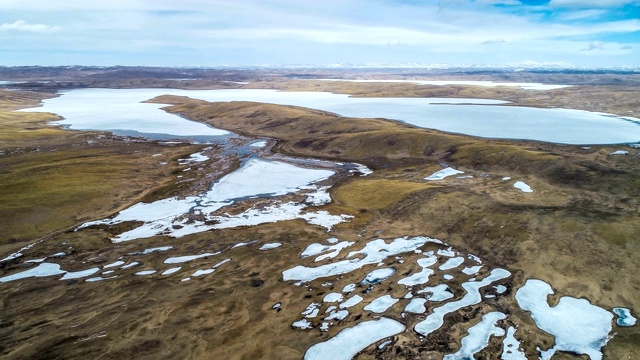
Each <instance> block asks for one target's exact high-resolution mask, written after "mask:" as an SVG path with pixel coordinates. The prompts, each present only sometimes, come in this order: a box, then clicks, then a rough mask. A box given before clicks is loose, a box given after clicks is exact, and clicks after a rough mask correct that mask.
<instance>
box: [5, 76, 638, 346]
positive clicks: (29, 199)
mask: <svg viewBox="0 0 640 360" xmlns="http://www.w3.org/2000/svg"><path fill="white" fill-rule="evenodd" d="M248 87H264V88H269V87H273V88H279V89H283V90H317V89H319V90H323V91H334V92H343V93H350V94H352V95H354V96H372V95H373V96H457V97H486V98H500V99H506V100H509V101H514V102H515V103H516V104H517V105H531V106H563V107H572V108H582V109H585V110H590V109H591V110H597V111H607V112H611V113H616V114H620V115H630V114H633V115H636V116H637V115H638V114H637V112H638V111H639V109H638V106H637V94H638V92H637V91H636V90H634V89H627V88H625V89H623V90H619V91H616V89H614V88H607V87H604V86H601V87H598V86H596V87H594V88H593V89H587V88H586V87H585V89H581V88H576V89H577V90H576V89H574V90H575V91H571V90H565V89H561V90H556V91H552V92H542V93H535V94H534V93H532V92H526V91H521V90H510V89H506V88H498V89H484V88H477V87H441V88H435V87H417V86H413V85H407V84H401V85H397V84H382V85H380V84H373V85H372V84H350V83H330V84H328V83H323V82H315V81H289V82H284V81H271V82H262V83H255V85H254V84H253V83H252V84H250V85H249V86H248ZM46 96H49V95H44V94H43V93H33V92H18V91H1V90H0V151H1V152H2V155H0V219H2V221H1V222H0V233H2V234H3V237H2V239H0V240H1V241H0V254H9V253H11V252H13V251H15V250H17V249H19V248H20V247H22V246H24V245H26V244H29V243H33V242H36V241H40V240H42V241H41V242H40V243H39V244H38V245H37V246H36V247H34V248H33V249H32V250H30V252H29V257H30V258H37V257H44V256H47V255H49V254H52V253H54V252H57V251H60V249H66V250H65V251H67V252H68V253H69V255H68V256H66V257H64V258H61V259H60V261H59V262H60V263H61V264H62V265H63V268H64V269H65V270H69V271H76V270H81V269H85V268H87V267H90V266H98V265H104V264H106V263H108V262H111V261H114V260H115V259H117V258H123V259H125V260H127V259H131V260H133V259H135V257H134V256H132V255H131V253H133V252H136V251H141V250H143V249H145V248H150V247H153V246H163V245H167V244H171V245H173V246H174V247H175V248H176V249H175V251H176V254H174V253H172V254H171V256H177V255H181V254H193V253H196V252H199V251H201V252H204V251H207V252H215V251H224V252H225V253H223V254H222V255H220V257H219V258H215V259H214V260H215V261H216V262H217V261H218V260H220V259H222V258H223V256H224V257H230V258H232V260H233V261H232V262H231V263H229V264H226V265H224V266H222V267H220V269H218V270H216V272H215V273H214V274H212V275H211V276H208V277H203V278H198V279H193V280H191V281H189V282H186V283H183V282H181V281H179V280H176V278H160V277H156V278H153V279H150V278H147V277H140V276H133V275H132V274H129V275H130V276H120V277H119V278H117V279H114V280H109V281H103V282H99V283H83V282H79V281H75V280H72V281H58V280H56V279H52V278H38V279H31V280H25V281H18V282H11V283H0V313H2V316H1V317H0V357H2V358H11V359H67V358H96V359H98V358H102V359H116V358H123V357H124V358H138V359H157V358H167V359H169V358H175V359H179V358H180V359H183V358H192V359H202V358H209V359H258V358H264V359H295V358H301V357H302V356H303V354H304V352H305V350H306V349H307V348H308V347H309V346H310V345H312V344H314V343H317V342H319V341H322V340H325V339H327V338H328V337H330V336H333V335H335V334H336V333H337V332H338V329H337V328H336V327H333V328H332V329H331V330H330V331H329V332H328V333H320V332H317V331H306V332H305V331H299V330H295V329H292V328H291V327H290V324H291V323H292V322H293V321H295V320H298V319H299V317H300V316H299V315H300V314H299V313H300V311H301V310H302V309H304V308H305V306H307V305H308V304H309V302H311V301H318V299H322V297H323V295H324V294H325V293H326V292H329V291H331V290H332V289H325V288H323V287H322V286H321V285H320V283H321V282H322V281H320V280H318V281H316V282H314V283H312V284H310V285H311V288H312V289H313V290H308V289H307V288H305V287H295V286H292V285H291V284H289V283H287V282H284V281H282V271H283V270H285V269H288V268H291V267H293V266H295V265H297V264H300V263H301V260H300V259H299V254H300V252H301V251H302V250H304V249H305V248H306V246H307V245H308V244H311V243H314V242H323V241H324V240H325V239H326V238H327V237H329V236H336V237H338V238H340V239H341V240H349V241H356V242H357V243H358V244H356V245H355V246H354V248H355V247H356V246H357V247H358V248H360V247H361V246H362V245H363V244H364V243H365V241H366V240H368V239H372V238H375V237H383V238H385V239H392V238H394V237H399V236H405V235H409V236H417V235H424V236H430V237H435V238H439V239H442V240H443V241H446V242H447V243H449V244H450V245H452V246H453V247H454V248H456V249H458V250H460V251H464V252H469V253H473V254H476V255H478V256H480V257H481V258H482V259H483V260H484V261H485V263H486V264H488V265H490V266H493V267H504V268H506V269H508V270H510V271H511V272H512V273H513V274H514V276H513V278H512V279H511V280H510V281H509V284H508V285H509V286H508V287H509V292H508V293H507V294H506V297H507V298H509V299H513V293H514V292H515V291H514V292H512V291H511V289H516V288H518V287H519V286H521V285H522V284H523V283H524V281H525V280H526V279H529V278H538V279H542V280H545V281H547V282H549V283H550V284H551V285H552V286H553V287H554V289H555V290H556V294H557V295H554V296H552V297H551V301H552V302H555V301H557V299H558V297H559V296H565V295H568V296H574V297H583V298H587V299H589V300H590V301H591V302H592V303H594V304H597V305H598V306H602V307H605V308H607V309H611V308H612V307H615V306H623V307H628V308H631V309H635V311H638V310H640V298H639V297H638V296H637V294H638V292H640V279H639V278H638V277H637V276H636V274H637V273H638V272H639V271H640V242H639V241H638V235H637V234H638V233H640V222H639V221H638V218H639V216H640V157H639V156H638V152H637V150H633V151H631V153H630V155H628V156H610V155H609V153H610V152H612V151H614V150H617V149H620V147H619V146H592V147H590V148H589V149H583V148H581V147H579V146H567V145H556V144H549V143H542V142H533V141H505V140H494V139H482V138H474V137H470V136H463V135H457V134H449V133H443V132H439V131H435V130H428V129H420V128H415V127H413V126H409V125H407V124H403V123H400V122H395V121H389V120H384V119H358V118H345V117H340V116H337V115H335V114H331V113H327V112H323V111H318V110H312V109H306V108H299V107H290V106H278V105H269V104H260V103H251V102H228V103H208V102H205V101H199V100H193V99H189V98H184V97H175V96H162V97H159V98H156V99H154V100H152V101H155V102H159V103H164V104H173V105H172V106H169V107H167V108H165V110H166V111H168V112H171V113H174V114H179V115H181V116H184V117H187V118H189V119H193V120H196V121H202V122H205V123H208V124H210V125H212V126H214V127H217V128H221V129H226V130H229V131H232V132H235V133H237V134H240V135H241V136H242V137H241V139H252V138H256V137H258V138H267V139H273V140H274V141H275V142H276V145H275V146H274V147H273V149H272V150H271V151H272V152H274V153H279V154H283V155H286V156H292V157H312V158H321V159H327V160H334V161H342V162H347V161H353V162H358V163H362V164H365V165H367V166H369V167H370V168H372V169H373V170H374V173H373V174H372V175H369V176H367V177H357V176H355V177H343V178H341V179H340V180H339V181H338V182H337V184H336V185H334V186H333V187H332V189H331V196H332V199H333V201H332V202H331V203H330V204H329V205H325V206H323V207H322V210H327V211H329V212H331V213H343V214H350V215H353V216H354V217H355V218H354V219H353V220H352V221H351V222H348V223H344V224H341V225H339V226H337V227H336V228H335V229H334V230H333V231H332V232H331V233H330V234H327V233H326V232H324V231H323V230H322V229H321V228H318V227H316V226H311V225H308V224H306V223H304V222H302V221H300V220H294V221H287V222H281V223H275V224H265V225H260V226H255V227H247V228H238V229H227V230H218V231H211V232H206V233H201V234H195V235H190V236H187V237H184V238H180V239H169V238H166V237H162V236H156V237H152V238H148V239H142V240H139V241H134V242H127V243H118V244H114V243H112V242H111V241H110V240H109V239H110V237H112V236H113V235H114V234H115V233H116V232H121V231H123V230H125V229H128V228H130V227H132V226H133V225H134V224H127V223H125V224H121V225H118V226H115V227H106V226H104V227H93V228H89V229H86V230H83V231H78V232H74V231H73V229H74V228H75V227H76V226H77V225H79V224H81V223H83V222H85V221H88V220H95V219H101V218H104V217H106V216H110V215H113V214H115V213H116V212H117V211H119V210H121V209H123V208H126V207H128V206H130V205H132V204H134V203H136V202H138V201H140V200H141V199H144V200H146V201H151V200H157V199H160V198H163V197H166V196H168V195H184V194H188V193H190V192H193V191H194V186H195V185H193V184H195V183H199V184H202V183H206V182H208V181H210V180H211V179H210V177H207V176H206V175H205V174H204V173H203V172H193V173H188V174H192V175H188V176H192V177H193V179H190V181H184V179H183V180H180V181H178V179H177V178H176V175H177V174H178V173H181V170H182V169H183V168H184V166H181V165H179V164H178V162H177V159H179V158H184V157H185V156H188V154H190V153H193V152H196V151H198V150H200V149H201V148H203V146H196V145H173V146H166V145H161V144H160V143H158V142H149V141H144V142H138V141H131V140H130V139H126V138H121V137H118V136H114V135H111V134H108V133H100V132H76V131H70V130H66V129H62V128H58V127H52V126H50V125H47V124H46V123H47V122H48V121H51V120H55V119H56V117H55V115H52V114H40V113H23V112H12V110H15V109H19V108H25V107H30V106H34V105H36V104H37V103H38V102H39V101H40V100H41V99H42V98H44V97H46ZM580 99H581V101H580ZM596 99H597V101H596ZM591 102H593V104H595V105H589V104H591ZM578 103H579V105H575V106H574V105H573V104H578ZM590 106H591V107H593V108H590ZM247 141H249V140H247ZM154 154H161V155H160V156H157V157H153V156H152V155H154ZM161 161H163V162H167V165H166V166H160V165H159V162H161ZM218 161H221V159H214V160H213V161H211V162H210V163H208V164H207V165H206V166H208V167H210V168H211V169H212V171H213V170H215V169H217V171H219V174H221V173H224V172H225V171H229V169H230V167H229V165H228V164H227V165H225V166H222V165H220V164H217V165H216V162H218ZM440 163H446V164H448V165H450V166H453V167H455V168H457V169H460V170H463V171H465V172H466V173H467V174H470V175H473V176H474V177H473V178H471V179H449V180H447V181H446V182H437V183H431V182H425V181H424V180H423V179H424V177H426V176H428V175H429V174H431V173H433V172H435V171H437V170H439V169H440V168H441V166H440ZM219 174H218V176H219ZM505 176H509V177H512V178H513V179H514V180H515V179H518V180H523V181H525V182H526V183H527V184H529V185H531V187H532V188H533V189H534V192H533V193H531V194H526V193H522V192H519V191H518V190H516V189H514V188H513V186H512V183H508V182H505V181H503V180H502V178H503V177H505ZM191 180H192V181H191ZM249 240H260V242H264V243H267V242H281V243H283V246H282V247H281V248H278V249H275V250H271V251H258V250H257V249H256V248H255V247H250V246H248V247H242V248H236V249H232V246H233V245H234V244H236V243H238V242H241V241H245V242H246V241H249ZM226 253H228V254H229V255H228V256H226V255H225V254H226ZM145 256H146V257H145V258H144V263H143V265H142V266H143V267H144V268H155V269H158V268H161V267H162V266H163V264H162V261H163V259H164V257H166V255H162V254H159V253H153V254H149V255H145ZM411 256H412V255H408V256H407V261H406V262H405V263H404V264H399V263H395V264H394V266H396V267H398V269H399V272H404V271H407V272H408V271H410V270H411V271H415V270H416V269H415V265H411V264H415V260H414V258H412V257H411ZM205 260H206V259H205ZM205 260H201V261H202V262H204V261H205ZM210 261H211V260H210ZM197 264H199V262H194V263H193V264H192V265H190V266H191V267H195V266H196V265H197ZM307 264H311V263H307ZM25 267H26V266H25V265H24V264H22V263H21V262H20V261H10V262H6V263H2V264H0V275H2V276H3V275H7V274H10V273H14V272H16V271H18V270H20V269H22V268H25ZM129 272H135V270H130V271H129ZM364 274H365V272H355V273H353V274H350V275H347V276H346V278H345V279H344V281H345V282H358V281H360V280H361V279H362V276H363V275H364ZM456 281H457V280H454V282H453V284H454V285H452V286H454V287H456V288H459V287H460V286H459V284H458V283H456ZM336 291H339V289H337V290H336ZM375 291H377V292H380V294H382V293H391V294H392V295H393V296H394V297H402V296H403V295H404V293H406V290H405V289H404V286H398V285H397V284H393V285H389V287H388V288H387V289H385V288H377V289H376V290H375ZM507 301H508V300H506V299H505V300H498V301H496V302H494V303H491V304H490V305H487V306H484V307H479V306H478V307H471V308H469V309H466V310H464V311H463V312H462V313H463V315H456V317H455V318H454V317H451V318H448V319H447V324H446V326H447V327H449V332H448V333H447V334H445V335H438V336H439V337H438V338H429V339H427V340H428V341H424V342H421V340H419V339H418V336H417V335H416V334H414V333H412V332H411V331H407V332H405V333H403V334H401V335H399V336H398V337H396V341H395V344H394V345H393V346H389V347H387V348H386V349H385V350H384V351H381V350H377V349H376V347H375V346H372V347H369V348H367V349H366V350H365V351H364V352H362V353H361V354H360V355H359V357H358V358H359V359H417V358H420V359H439V358H441V356H442V353H449V352H451V351H455V350H456V349H457V348H458V347H459V346H460V338H461V337H462V336H464V335H465V333H466V329H468V327H469V326H471V325H472V324H474V323H477V322H478V321H479V315H481V313H484V312H487V311H488V309H502V308H505V307H506V306H507V305H506V302H507ZM510 301H512V300H510ZM276 302H281V303H282V306H283V311H275V310H274V309H272V305H273V304H274V303H276ZM364 305H366V304H360V305H358V306H357V307H355V308H354V309H353V311H352V312H353V314H356V313H358V312H359V311H362V307H363V306H364ZM511 315H512V317H513V318H514V319H517V321H518V322H519V324H520V325H521V328H520V329H521V330H519V331H521V334H522V333H524V334H530V336H531V337H532V339H534V340H535V342H531V343H529V345H526V348H525V350H526V351H527V355H528V356H531V357H532V356H533V355H534V354H536V350H535V346H534V344H535V343H536V342H537V343H538V344H546V345H549V344H550V343H552V341H553V339H552V338H551V337H550V336H549V335H544V334H540V333H539V332H538V333H535V331H534V330H535V325H533V324H532V322H531V320H528V315H527V314H526V313H525V312H523V311H521V310H520V311H519V312H518V311H516V310H514V312H513V313H512V314H511ZM367 316H369V317H370V315H367ZM385 316H389V317H395V318H399V317H400V311H397V310H394V311H391V312H390V313H388V314H386V315H385ZM359 319H360V317H359V316H358V317H355V316H350V317H349V318H347V320H345V321H344V323H343V324H342V325H344V326H343V327H346V326H351V325H354V324H356V323H357V322H358V321H359ZM411 321H414V320H411ZM614 331H615V332H616V335H615V337H614V338H613V339H611V340H610V342H609V344H608V345H607V346H606V347H605V349H604V352H605V356H606V358H608V359H627V358H629V359H633V358H638V357H640V328H639V327H637V326H636V327H629V328H615V330H614ZM500 347H501V343H500V342H498V341H497V340H495V339H493V340H492V342H491V343H490V346H489V347H488V348H487V349H486V350H484V351H483V352H481V353H480V355H479V357H478V358H485V359H493V358H496V357H495V356H496V355H495V354H496V353H497V352H498V351H499V349H500ZM556 358H558V359H574V358H580V357H576V356H574V355H570V354H565V353H561V354H558V355H557V357H554V359H556ZM583 358H584V357H583Z"/></svg>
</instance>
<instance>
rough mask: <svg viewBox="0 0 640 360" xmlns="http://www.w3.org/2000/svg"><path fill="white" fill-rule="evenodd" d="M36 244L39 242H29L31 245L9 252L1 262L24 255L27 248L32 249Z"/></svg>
mask: <svg viewBox="0 0 640 360" xmlns="http://www.w3.org/2000/svg"><path fill="white" fill-rule="evenodd" d="M35 244H37V243H32V244H29V245H27V246H25V247H23V248H21V249H20V250H18V251H16V252H14V253H13V254H9V256H7V257H6V258H4V259H2V260H0V263H2V262H5V261H9V260H13V259H17V258H19V257H22V256H24V254H23V253H22V252H23V251H25V250H29V249H31V248H32V247H33V246H34V245H35ZM65 255H66V254H65Z"/></svg>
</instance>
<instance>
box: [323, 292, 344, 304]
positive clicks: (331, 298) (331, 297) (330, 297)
mask: <svg viewBox="0 0 640 360" xmlns="http://www.w3.org/2000/svg"><path fill="white" fill-rule="evenodd" d="M342 299H344V297H343V296H342V294H341V293H328V294H327V295H325V297H324V298H323V299H322V301H324V302H326V303H334V302H340V301H342Z"/></svg>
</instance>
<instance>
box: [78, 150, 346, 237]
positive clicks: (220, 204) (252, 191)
mask: <svg viewBox="0 0 640 360" xmlns="http://www.w3.org/2000/svg"><path fill="white" fill-rule="evenodd" d="M334 174H335V173H334V172H333V171H330V170H324V169H308V168H302V167H298V166H294V165H291V164H287V163H284V162H279V161H265V160H261V159H250V160H248V161H247V162H246V163H245V164H244V165H243V166H242V167H241V168H240V169H238V170H236V171H234V172H232V173H230V174H228V175H226V176H224V177H222V178H221V179H220V180H219V181H218V182H217V183H215V184H214V185H213V187H212V188H211V190H209V191H207V192H205V193H203V194H201V195H199V196H189V197H186V198H184V199H178V198H168V199H162V200H158V201H155V202H153V203H138V204H135V205H133V206H132V207H130V208H128V209H125V210H123V211H121V212H120V213H118V214H117V215H116V216H114V217H113V218H110V219H104V220H98V221H92V222H87V223H85V224H83V225H81V226H80V227H79V228H78V229H82V228H85V227H88V226H93V225H115V224H119V223H122V222H126V221H140V222H143V223H144V224H142V225H141V226H139V227H137V228H134V229H132V230H129V231H126V232H124V233H122V234H119V235H117V236H116V237H115V238H113V239H112V241H114V242H121V241H129V240H134V239H140V238H147V237H151V236H156V235H167V236H173V237H181V236H185V235H189V234H194V233H198V232H203V231H207V230H211V229H222V228H229V227H236V226H251V225H257V224H263V223H266V222H276V221H283V220H292V219H296V218H298V219H304V220H305V221H307V222H308V223H310V224H315V225H319V226H324V227H325V228H327V229H331V227H332V226H334V225H335V224H338V223H340V222H344V221H347V220H348V219H349V218H350V216H346V215H331V214H329V213H328V212H326V211H318V212H303V210H305V208H306V205H303V204H294V203H291V202H289V203H284V204H276V205H272V206H270V207H267V208H265V209H249V210H247V211H245V212H244V213H242V214H239V215H235V216H232V215H226V216H219V215H218V216H213V215H212V213H213V212H215V211H217V210H220V209H222V208H224V207H225V206H229V205H231V204H233V203H234V202H236V201H239V200H243V199H247V198H250V197H260V196H282V195H286V194H290V193H295V192H300V191H303V190H304V189H303V187H305V186H309V185H310V184H313V183H315V182H319V181H322V180H325V179H327V178H329V177H330V176H332V175H334ZM316 190H317V191H320V192H325V189H324V188H321V189H316ZM306 191H307V192H309V190H306ZM310 196H313V195H310ZM319 196H320V197H322V196H324V195H319ZM192 210H194V211H197V212H198V213H200V214H202V215H203V216H204V218H205V219H204V221H193V220H191V221H190V219H189V217H188V216H187V214H189V212H190V211H192Z"/></svg>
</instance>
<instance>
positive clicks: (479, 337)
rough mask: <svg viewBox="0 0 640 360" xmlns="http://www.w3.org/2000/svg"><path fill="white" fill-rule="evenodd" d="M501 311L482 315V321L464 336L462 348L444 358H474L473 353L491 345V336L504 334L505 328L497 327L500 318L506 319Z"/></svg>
mask: <svg viewBox="0 0 640 360" xmlns="http://www.w3.org/2000/svg"><path fill="white" fill-rule="evenodd" d="M505 318H506V315H505V314H503V313H501V312H490V313H488V314H486V315H484V316H483V317H482V320H481V321H480V323H478V324H476V325H474V326H472V327H470V328H469V334H468V335H467V336H465V337H463V338H462V341H461V345H460V350H458V351H457V352H456V353H455V354H451V355H445V356H444V358H443V360H459V359H473V358H474V357H473V355H474V354H475V353H477V352H478V351H480V350H482V349H484V348H485V347H487V346H488V345H489V338H490V337H491V335H493V336H503V335H504V330H503V329H501V328H499V327H496V325H495V324H496V322H497V321H498V320H502V319H505Z"/></svg>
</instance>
